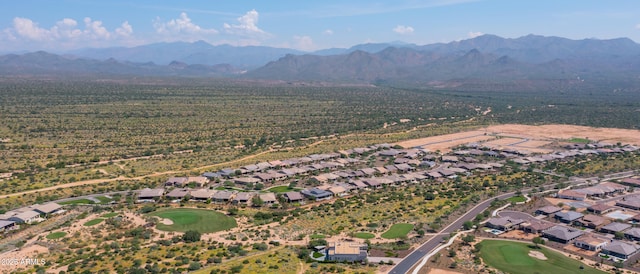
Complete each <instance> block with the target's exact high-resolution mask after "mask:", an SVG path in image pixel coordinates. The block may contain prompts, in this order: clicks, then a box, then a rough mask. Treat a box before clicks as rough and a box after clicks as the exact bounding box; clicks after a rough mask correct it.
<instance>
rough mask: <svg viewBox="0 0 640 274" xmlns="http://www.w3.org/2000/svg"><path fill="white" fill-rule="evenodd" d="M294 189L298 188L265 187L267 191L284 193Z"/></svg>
mask: <svg viewBox="0 0 640 274" xmlns="http://www.w3.org/2000/svg"><path fill="white" fill-rule="evenodd" d="M296 190H298V188H290V187H289V186H276V187H272V188H270V189H267V191H269V192H274V193H285V192H289V191H296Z"/></svg>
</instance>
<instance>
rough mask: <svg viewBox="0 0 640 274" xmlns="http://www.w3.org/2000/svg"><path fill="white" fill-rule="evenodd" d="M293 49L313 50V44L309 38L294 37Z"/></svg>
mask: <svg viewBox="0 0 640 274" xmlns="http://www.w3.org/2000/svg"><path fill="white" fill-rule="evenodd" d="M293 40H294V48H296V49H299V50H307V51H310V50H314V49H315V45H314V44H313V39H311V37H309V36H306V35H305V36H294V37H293Z"/></svg>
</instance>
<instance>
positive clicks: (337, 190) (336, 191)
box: [327, 186, 347, 196]
mask: <svg viewBox="0 0 640 274" xmlns="http://www.w3.org/2000/svg"><path fill="white" fill-rule="evenodd" d="M327 191H329V192H331V193H333V195H335V196H343V195H345V194H346V192H347V189H345V188H344V187H342V186H332V187H330V188H328V189H327Z"/></svg>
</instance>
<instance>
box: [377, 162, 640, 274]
mask: <svg viewBox="0 0 640 274" xmlns="http://www.w3.org/2000/svg"><path fill="white" fill-rule="evenodd" d="M638 171H639V170H634V171H626V172H619V173H614V174H608V175H605V176H604V178H605V179H614V178H622V177H628V176H631V175H633V174H634V173H637V172H638ZM598 179H599V178H598V177H589V178H580V177H571V178H570V180H569V181H567V183H568V184H569V185H574V186H575V185H579V184H584V183H585V182H586V181H588V180H598ZM550 186H551V185H547V187H550ZM529 190H531V189H523V190H521V191H522V193H526V192H527V191H529ZM514 195H515V192H509V193H505V194H502V195H498V196H496V197H493V198H490V199H488V200H485V201H483V202H481V203H480V204H478V205H476V206H475V207H474V208H472V209H471V210H470V211H469V212H467V213H466V214H464V215H462V216H461V217H460V218H458V219H457V220H456V221H454V222H453V223H451V224H450V225H449V226H447V227H445V228H444V229H443V230H442V231H440V233H439V234H437V235H435V236H433V238H431V239H430V240H428V241H427V242H425V243H424V244H422V245H421V246H420V247H418V248H417V249H416V250H414V251H413V252H411V253H410V254H409V255H408V256H406V257H404V258H403V260H402V262H400V263H399V264H397V265H396V266H395V267H394V268H393V269H391V271H389V273H394V274H395V273H407V272H409V270H410V269H411V268H412V267H413V266H414V265H415V264H416V263H418V261H420V260H421V259H422V258H423V257H424V256H425V255H427V254H429V252H431V251H432V250H434V249H436V247H438V246H439V245H440V243H441V241H442V237H444V236H448V235H449V234H450V233H451V232H454V231H456V230H458V229H460V228H462V224H463V223H464V222H466V221H470V220H473V219H474V218H475V217H476V215H478V214H480V212H483V211H484V210H485V209H487V208H489V205H491V201H493V200H494V199H500V200H502V199H506V198H509V197H513V196H514ZM527 215H528V214H527Z"/></svg>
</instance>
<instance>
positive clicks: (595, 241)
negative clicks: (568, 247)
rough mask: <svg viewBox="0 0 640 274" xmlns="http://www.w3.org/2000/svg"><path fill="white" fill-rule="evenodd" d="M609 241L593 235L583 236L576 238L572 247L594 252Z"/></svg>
mask: <svg viewBox="0 0 640 274" xmlns="http://www.w3.org/2000/svg"><path fill="white" fill-rule="evenodd" d="M610 241H611V240H609V239H608V238H605V237H600V236H596V235H593V234H585V235H582V236H580V237H578V238H577V239H576V241H575V242H574V243H573V245H575V246H576V247H579V248H582V249H586V250H591V251H596V250H601V249H602V248H603V247H604V246H606V245H607V244H608V243H609V242H610Z"/></svg>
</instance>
